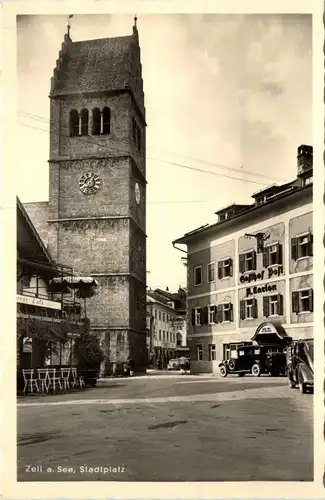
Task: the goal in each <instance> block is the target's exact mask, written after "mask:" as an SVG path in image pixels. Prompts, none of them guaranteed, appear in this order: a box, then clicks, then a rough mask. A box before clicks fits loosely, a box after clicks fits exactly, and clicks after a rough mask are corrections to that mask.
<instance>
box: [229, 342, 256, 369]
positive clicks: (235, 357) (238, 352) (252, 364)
mask: <svg viewBox="0 0 325 500" xmlns="http://www.w3.org/2000/svg"><path fill="white" fill-rule="evenodd" d="M255 350H258V355H259V346H255V345H254V344H253V342H231V343H229V344H225V346H224V353H225V354H224V359H223V361H222V362H221V363H220V364H219V368H220V375H221V376H222V377H226V376H227V375H228V374H235V373H236V374H238V375H239V376H240V377H243V376H244V375H245V374H246V373H252V374H253V375H257V374H258V375H259V374H260V367H259V365H258V364H257V363H256V355H257V354H256V352H255Z"/></svg>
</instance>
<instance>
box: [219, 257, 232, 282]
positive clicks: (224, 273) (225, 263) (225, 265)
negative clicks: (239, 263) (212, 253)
mask: <svg viewBox="0 0 325 500" xmlns="http://www.w3.org/2000/svg"><path fill="white" fill-rule="evenodd" d="M232 275H233V270H232V259H230V258H229V259H223V260H221V261H219V262H218V278H219V279H220V280H221V279H223V278H229V277H230V276H232Z"/></svg>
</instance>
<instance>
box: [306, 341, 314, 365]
mask: <svg viewBox="0 0 325 500" xmlns="http://www.w3.org/2000/svg"><path fill="white" fill-rule="evenodd" d="M306 349H307V351H308V354H309V356H310V358H311V360H312V362H314V341H313V340H307V341H306Z"/></svg>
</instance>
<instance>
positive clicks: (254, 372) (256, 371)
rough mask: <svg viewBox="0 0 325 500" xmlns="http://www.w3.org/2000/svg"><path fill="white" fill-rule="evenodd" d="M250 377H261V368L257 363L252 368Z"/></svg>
mask: <svg viewBox="0 0 325 500" xmlns="http://www.w3.org/2000/svg"><path fill="white" fill-rule="evenodd" d="M251 371H252V375H254V377H259V376H260V375H261V367H260V365H259V364H258V363H255V364H254V365H253V366H252V370H251Z"/></svg>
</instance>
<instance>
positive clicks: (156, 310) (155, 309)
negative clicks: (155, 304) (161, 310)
mask: <svg viewBox="0 0 325 500" xmlns="http://www.w3.org/2000/svg"><path fill="white" fill-rule="evenodd" d="M155 319H157V310H156V309H155Z"/></svg>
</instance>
